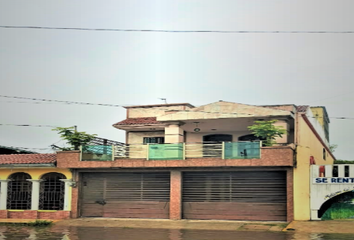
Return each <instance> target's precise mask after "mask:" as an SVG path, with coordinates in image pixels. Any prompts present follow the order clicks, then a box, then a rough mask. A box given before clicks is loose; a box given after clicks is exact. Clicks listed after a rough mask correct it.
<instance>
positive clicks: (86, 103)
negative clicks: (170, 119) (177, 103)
mask: <svg viewBox="0 0 354 240" xmlns="http://www.w3.org/2000/svg"><path fill="white" fill-rule="evenodd" d="M0 97H3V98H15V99H26V100H31V101H41V102H36V104H41V103H42V102H43V103H44V102H51V103H64V104H69V105H74V104H77V105H90V106H104V107H124V106H127V105H118V104H107V103H90V102H74V101H64V100H52V99H45V98H29V97H18V96H8V95H0ZM28 103H31V102H28ZM159 110H166V111H174V110H173V109H169V108H160V109H159ZM177 111H179V110H177ZM182 111H183V112H194V113H196V112H200V113H217V114H231V115H240V114H239V113H230V112H207V111H195V110H193V109H191V110H182ZM248 115H251V116H252V114H248ZM259 117H261V116H259ZM307 117H310V116H307ZM312 118H316V117H312ZM317 118H319V117H317ZM329 118H331V119H341V120H343V119H350V120H352V119H354V118H353V117H329ZM0 125H1V124H0ZM50 127H53V126H50Z"/></svg>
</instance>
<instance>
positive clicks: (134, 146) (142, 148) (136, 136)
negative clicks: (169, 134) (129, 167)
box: [127, 132, 165, 158]
mask: <svg viewBox="0 0 354 240" xmlns="http://www.w3.org/2000/svg"><path fill="white" fill-rule="evenodd" d="M164 136H165V133H164V132H129V133H128V142H127V143H128V144H129V158H146V157H147V145H143V143H144V140H143V139H144V137H164Z"/></svg>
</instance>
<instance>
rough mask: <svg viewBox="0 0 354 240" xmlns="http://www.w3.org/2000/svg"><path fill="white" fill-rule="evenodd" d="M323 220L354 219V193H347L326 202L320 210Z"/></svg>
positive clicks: (319, 213)
mask: <svg viewBox="0 0 354 240" xmlns="http://www.w3.org/2000/svg"><path fill="white" fill-rule="evenodd" d="M318 218H321V219H322V220H330V219H349V218H354V192H345V193H342V194H339V195H338V196H335V197H333V198H331V199H329V200H327V201H326V202H324V203H323V204H322V206H321V208H320V209H319V210H318Z"/></svg>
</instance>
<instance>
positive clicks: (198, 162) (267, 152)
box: [57, 146, 294, 169]
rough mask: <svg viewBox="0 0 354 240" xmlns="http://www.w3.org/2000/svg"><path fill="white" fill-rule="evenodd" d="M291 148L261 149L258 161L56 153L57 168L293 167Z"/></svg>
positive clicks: (73, 152)
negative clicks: (96, 158) (94, 158)
mask: <svg viewBox="0 0 354 240" xmlns="http://www.w3.org/2000/svg"><path fill="white" fill-rule="evenodd" d="M293 156H294V153H293V149H292V148H291V147H288V146H287V147H263V148H262V149H261V158H260V159H221V158H191V159H186V160H158V161H154V160H145V159H130V158H129V159H127V158H125V159H120V158H117V159H115V161H80V151H70V152H58V154H57V166H58V167H59V168H76V169H79V168H89V169H95V168H174V167H277V166H279V167H280V166H286V167H292V166H293V165H294V159H293Z"/></svg>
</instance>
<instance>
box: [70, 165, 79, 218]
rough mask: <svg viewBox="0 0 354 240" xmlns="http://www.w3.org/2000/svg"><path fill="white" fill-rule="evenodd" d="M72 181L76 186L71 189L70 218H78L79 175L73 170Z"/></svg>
mask: <svg viewBox="0 0 354 240" xmlns="http://www.w3.org/2000/svg"><path fill="white" fill-rule="evenodd" d="M72 174H73V181H74V182H76V184H77V185H76V186H75V187H72V188H71V203H70V204H71V218H78V217H79V209H78V204H79V189H78V188H79V187H80V184H78V183H79V182H80V181H79V173H78V172H77V171H76V170H73V172H72Z"/></svg>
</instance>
